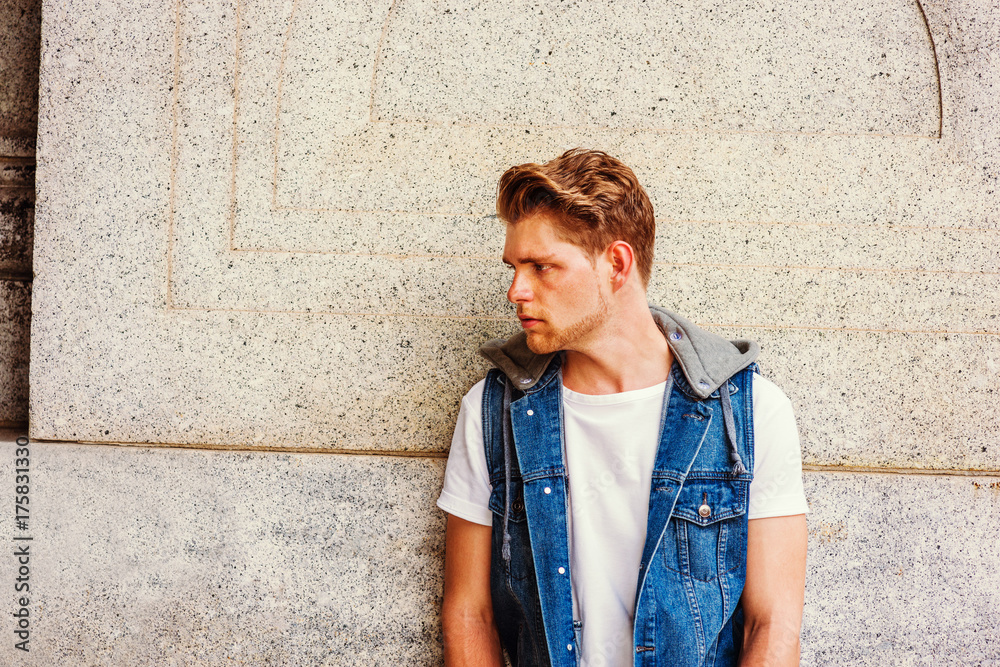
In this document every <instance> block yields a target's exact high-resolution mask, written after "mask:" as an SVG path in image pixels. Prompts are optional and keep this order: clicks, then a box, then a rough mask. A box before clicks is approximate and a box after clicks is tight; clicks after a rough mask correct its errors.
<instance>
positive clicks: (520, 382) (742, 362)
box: [479, 306, 760, 399]
mask: <svg viewBox="0 0 1000 667" xmlns="http://www.w3.org/2000/svg"><path fill="white" fill-rule="evenodd" d="M649 311H650V313H651V314H652V315H653V320H654V321H655V322H656V325H657V326H658V327H659V328H660V331H662V332H663V335H664V337H666V339H667V344H668V345H669V346H670V351H671V352H673V355H674V358H675V359H676V360H677V363H678V364H679V365H680V367H681V370H682V371H684V377H685V378H687V381H688V384H689V385H691V389H692V391H694V392H695V394H697V395H698V396H699V397H701V398H703V399H704V398H708V396H709V395H710V394H711V393H712V392H714V391H715V390H716V389H718V388H719V386H720V385H722V383H723V382H725V381H726V380H728V379H729V378H730V377H732V376H733V375H734V374H735V373H737V372H739V371H741V370H743V369H744V368H746V367H747V366H749V365H750V364H751V363H753V362H754V361H755V360H756V359H757V355H758V354H759V353H760V347H759V346H758V345H757V343H755V342H754V341H752V340H734V341H728V340H726V339H725V338H723V337H721V336H718V335H716V334H713V333H710V332H708V331H705V330H704V329H702V328H701V327H699V326H698V325H696V324H695V323H693V322H691V321H690V320H688V319H686V318H684V317H681V316H680V315H677V314H675V313H672V312H670V311H669V310H666V309H664V308H660V307H659V306H650V307H649ZM479 353H480V354H481V355H483V356H484V357H486V358H487V359H488V360H489V361H490V363H492V364H493V365H494V366H495V367H496V368H498V369H500V370H501V371H502V372H503V373H504V374H505V375H506V376H507V377H509V378H510V379H511V380H512V381H513V383H514V386H515V387H518V388H519V389H522V390H524V389H531V387H533V386H535V383H537V382H538V380H539V379H541V377H542V375H543V374H544V373H545V369H546V368H548V367H549V363H550V362H551V361H552V359H553V358H554V357H555V356H556V355H557V354H559V353H558V352H552V353H550V354H542V355H539V354H535V353H534V352H532V351H531V350H530V349H528V344H527V334H525V333H524V332H523V331H521V332H520V333H517V334H514V335H513V336H511V337H510V338H508V339H507V340H503V339H497V340H491V341H490V342H488V343H486V344H485V345H483V346H482V347H481V348H479Z"/></svg>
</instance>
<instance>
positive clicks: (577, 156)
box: [497, 148, 656, 287]
mask: <svg viewBox="0 0 1000 667" xmlns="http://www.w3.org/2000/svg"><path fill="white" fill-rule="evenodd" d="M539 209H542V210H547V211H549V212H551V213H553V214H554V216H555V218H556V220H557V221H558V227H559V231H560V232H561V233H562V235H563V236H565V237H566V239H567V240H568V241H570V242H571V243H574V244H576V245H578V246H580V247H581V248H583V249H584V250H585V251H587V252H588V253H589V254H590V256H591V257H596V256H597V255H599V254H600V253H602V252H604V251H605V250H606V249H607V247H608V246H609V245H611V244H612V243H614V242H615V241H625V242H626V243H628V244H629V245H630V246H632V249H633V250H634V251H635V263H636V266H637V268H638V269H639V277H640V278H641V279H642V285H643V287H646V286H647V285H649V278H650V275H651V274H652V271H653V243H654V240H655V236H656V223H655V221H654V220H653V205H652V204H651V203H650V201H649V196H647V195H646V191H645V190H643V189H642V186H641V185H639V180H638V179H637V178H636V177H635V174H634V173H633V172H632V170H631V169H629V168H628V167H626V166H625V165H624V164H622V163H621V162H620V161H619V160H616V159H615V158H613V157H611V156H610V155H608V154H607V153H604V152H602V151H593V150H584V149H582V148H574V149H572V150H568V151H566V152H565V153H563V154H562V155H560V156H559V157H557V158H556V159H554V160H551V161H549V162H546V163H545V164H535V163H533V162H529V163H528V164H521V165H518V166H516V167H511V168H510V169H508V170H507V171H506V172H504V175H503V176H501V177H500V184H499V186H498V187H497V215H498V216H500V219H501V220H503V221H504V222H507V223H510V224H517V223H518V222H520V221H521V220H522V219H523V218H525V217H527V216H530V215H532V214H533V213H535V212H537V211H539Z"/></svg>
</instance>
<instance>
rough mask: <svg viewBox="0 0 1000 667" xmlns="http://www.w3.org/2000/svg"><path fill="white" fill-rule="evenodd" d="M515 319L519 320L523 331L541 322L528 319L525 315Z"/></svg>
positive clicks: (531, 318)
mask: <svg viewBox="0 0 1000 667" xmlns="http://www.w3.org/2000/svg"><path fill="white" fill-rule="evenodd" d="M517 319H519V320H521V326H522V327H524V328H525V329H530V328H531V327H533V326H535V325H536V324H538V323H539V322H541V320H536V319H535V318H533V317H528V316H527V315H518V316H517Z"/></svg>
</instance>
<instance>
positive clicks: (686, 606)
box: [438, 149, 806, 667]
mask: <svg viewBox="0 0 1000 667" xmlns="http://www.w3.org/2000/svg"><path fill="white" fill-rule="evenodd" d="M497 213H498V215H499V217H500V218H501V219H502V220H504V221H505V222H506V223H507V236H506V243H505V245H504V254H503V261H504V263H505V264H507V265H508V266H509V267H510V268H512V269H513V279H512V282H511V285H510V289H509V290H508V291H507V298H508V300H510V302H511V303H513V304H514V305H516V306H517V316H518V318H519V320H520V322H521V326H522V327H523V331H522V332H520V333H519V334H517V335H515V336H513V337H512V338H510V339H509V340H507V341H493V342H491V343H489V344H487V345H486V346H484V347H483V349H482V350H480V351H481V353H482V354H483V355H484V356H485V357H486V358H487V359H489V360H490V361H491V362H492V364H493V365H494V366H495V367H496V368H495V369H494V370H492V371H490V373H489V374H488V375H487V377H486V379H485V380H483V381H481V382H479V383H478V384H477V385H475V386H474V387H473V388H472V389H471V390H470V391H469V393H468V394H467V395H466V397H465V399H464V400H463V401H462V407H461V410H460V413H459V418H458V425H457V426H456V429H455V437H454V439H453V441H452V449H451V453H450V455H449V459H448V468H447V473H446V476H445V484H444V489H443V490H442V493H441V497H440V499H439V500H438V505H439V506H440V507H441V508H442V509H444V510H445V511H446V512H448V513H449V517H448V529H447V536H446V556H445V590H444V606H443V609H442V624H443V629H444V650H445V662H446V664H448V665H502V664H503V658H502V652H501V646H502V647H503V650H504V651H505V652H506V653H507V656H508V658H509V659H510V661H511V663H512V664H514V665H553V666H555V665H587V666H588V667H601V666H604V665H614V666H616V667H617V666H624V665H633V664H634V665H670V666H674V665H682V666H683V665H737V664H739V665H796V664H798V653H799V628H800V623H801V617H802V604H803V590H804V585H805V556H806V523H805V512H806V503H805V497H804V495H803V492H802V479H801V460H800V454H799V444H798V434H797V431H796V428H795V422H794V418H793V416H792V411H791V405H790V403H789V401H788V399H787V398H786V397H785V395H784V394H783V393H782V392H781V390H780V389H778V388H777V387H776V386H775V385H773V384H772V383H770V382H769V381H767V380H765V379H764V378H762V377H761V376H759V375H757V374H756V372H755V368H756V367H755V365H754V360H755V358H756V356H757V352H758V348H757V345H756V344H755V343H752V342H749V341H735V342H732V343H731V342H729V341H726V340H724V339H722V338H720V337H718V336H716V335H714V334H711V333H708V332H706V331H704V330H702V329H700V328H698V327H697V326H695V325H694V324H692V323H691V322H689V321H688V320H686V319H684V318H683V317H681V316H679V315H675V314H673V313H670V312H669V311H666V310H663V309H661V308H658V307H651V306H649V305H648V304H647V301H646V287H647V285H648V283H649V279H650V275H651V272H652V263H653V239H654V233H655V229H654V222H653V209H652V205H651V204H650V202H649V198H648V197H647V196H646V193H645V192H644V191H643V189H642V187H641V186H640V185H639V183H638V181H637V179H636V177H635V175H634V174H633V173H632V171H631V170H630V169H629V168H628V167H626V166H625V165H623V164H622V163H621V162H619V161H618V160H616V159H614V158H612V157H610V156H608V155H606V154H605V153H602V152H599V151H584V150H580V149H576V150H571V151H568V152H566V153H565V154H563V155H562V156H560V157H559V158H557V159H555V160H552V161H551V162H548V163H546V164H543V165H537V164H525V165H520V166H517V167H512V168H511V169H509V170H508V171H507V172H506V173H505V174H504V175H503V177H502V178H501V179H500V185H499V192H498V198H497Z"/></svg>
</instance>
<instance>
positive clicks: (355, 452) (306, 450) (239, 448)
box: [31, 438, 448, 459]
mask: <svg viewBox="0 0 1000 667" xmlns="http://www.w3.org/2000/svg"><path fill="white" fill-rule="evenodd" d="M31 442H32V443H45V444H52V445H97V446H101V447H151V448H155V449H196V450H201V451H222V452H253V453H258V452H259V453H269V454H342V455H348V456H396V457H403V458H417V459H444V458H448V452H411V451H405V450H379V449H336V448H330V447H267V446H261V447H254V446H247V445H214V444H174V443H164V442H97V441H93V440H46V439H44V438H31Z"/></svg>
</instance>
